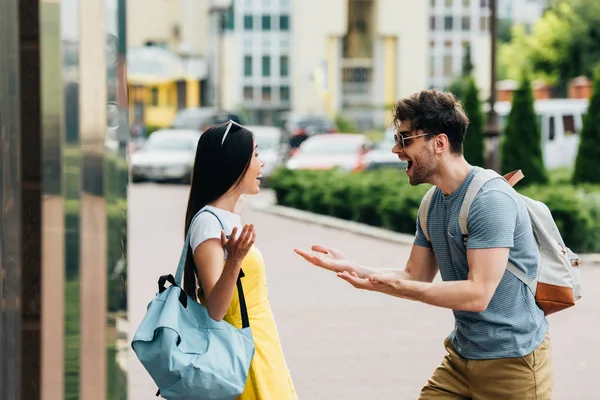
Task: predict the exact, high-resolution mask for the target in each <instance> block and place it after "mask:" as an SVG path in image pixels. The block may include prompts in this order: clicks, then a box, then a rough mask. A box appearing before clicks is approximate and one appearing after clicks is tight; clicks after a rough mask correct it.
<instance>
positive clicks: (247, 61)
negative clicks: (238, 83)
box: [244, 56, 252, 76]
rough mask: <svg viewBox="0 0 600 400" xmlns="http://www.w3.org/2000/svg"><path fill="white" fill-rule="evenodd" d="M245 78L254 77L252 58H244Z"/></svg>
mask: <svg viewBox="0 0 600 400" xmlns="http://www.w3.org/2000/svg"><path fill="white" fill-rule="evenodd" d="M244 76H252V56H244Z"/></svg>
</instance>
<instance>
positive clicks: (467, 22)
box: [462, 17, 471, 31]
mask: <svg viewBox="0 0 600 400" xmlns="http://www.w3.org/2000/svg"><path fill="white" fill-rule="evenodd" d="M462 30H463V31H470V30H471V17H462Z"/></svg>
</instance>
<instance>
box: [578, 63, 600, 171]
mask: <svg viewBox="0 0 600 400" xmlns="http://www.w3.org/2000/svg"><path fill="white" fill-rule="evenodd" d="M598 171H600V64H599V65H598V67H597V68H596V73H595V74H594V83H593V94H592V98H591V99H590V103H589V107H588V112H587V114H586V116H585V118H584V120H583V129H582V130H581V139H580V141H579V152H578V153H577V159H576V160H575V172H574V174H573V183H584V182H588V183H600V174H598Z"/></svg>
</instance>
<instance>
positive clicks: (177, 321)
mask: <svg viewBox="0 0 600 400" xmlns="http://www.w3.org/2000/svg"><path fill="white" fill-rule="evenodd" d="M204 211H207V212H210V213H211V214H213V215H214V216H215V217H216V218H217V219H219V217H217V215H215V214H214V213H212V212H211V211H209V210H201V211H199V212H198V213H197V214H196V215H195V216H194V219H196V218H197V217H198V215H200V213H202V212H204ZM194 219H192V222H193V221H194ZM219 223H221V227H223V223H222V222H221V220H220V219H219ZM190 226H191V224H190ZM189 243H190V233H189V231H188V233H187V235H186V240H185V245H184V247H183V250H182V252H181V257H180V258H179V265H178V266H177V272H176V273H175V277H174V278H173V275H164V276H161V277H160V278H159V280H158V293H157V294H156V297H155V298H154V299H153V300H152V301H151V302H150V304H149V305H148V309H147V312H146V315H145V316H144V319H143V320H142V322H141V324H140V326H139V327H138V329H137V331H136V333H135V335H134V337H133V340H132V342H131V347H132V348H133V351H134V352H135V354H136V356H137V357H138V359H139V360H140V362H141V363H142V365H143V366H144V368H145V369H146V370H147V371H148V373H149V374H150V376H151V377H152V379H153V380H154V382H155V383H156V385H157V386H158V388H159V390H158V393H156V395H157V396H159V395H160V396H162V397H163V398H165V399H169V400H171V399H173V400H192V399H202V400H228V399H232V400H233V399H235V398H236V397H238V396H239V395H241V394H242V392H243V391H244V387H245V385H246V380H247V379H248V371H249V368H250V363H251V362H252V359H253V357H254V354H255V347H254V340H253V337H252V330H251V329H250V322H249V319H248V310H247V308H246V301H245V299H244V290H243V288H242V281H241V278H242V277H244V273H243V272H242V271H240V275H239V277H238V279H237V289H238V295H239V299H240V309H241V314H242V329H237V328H235V327H234V326H233V325H231V324H229V323H228V322H226V321H221V322H217V321H215V320H213V319H212V318H211V317H210V316H209V315H208V310H207V309H206V307H204V306H203V305H202V304H200V303H198V302H196V301H194V300H192V299H191V298H190V297H189V296H188V295H187V294H186V293H185V292H184V291H183V289H182V288H181V280H182V277H183V268H184V265H185V260H186V255H187V253H188V247H189ZM166 282H169V283H170V284H171V285H170V286H169V287H165V283H166Z"/></svg>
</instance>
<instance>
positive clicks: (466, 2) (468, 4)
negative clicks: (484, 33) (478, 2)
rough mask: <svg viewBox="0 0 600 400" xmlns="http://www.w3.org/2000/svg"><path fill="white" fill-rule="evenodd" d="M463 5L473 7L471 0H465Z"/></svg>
mask: <svg viewBox="0 0 600 400" xmlns="http://www.w3.org/2000/svg"><path fill="white" fill-rule="evenodd" d="M463 7H467V8H468V7H471V0H463Z"/></svg>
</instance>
